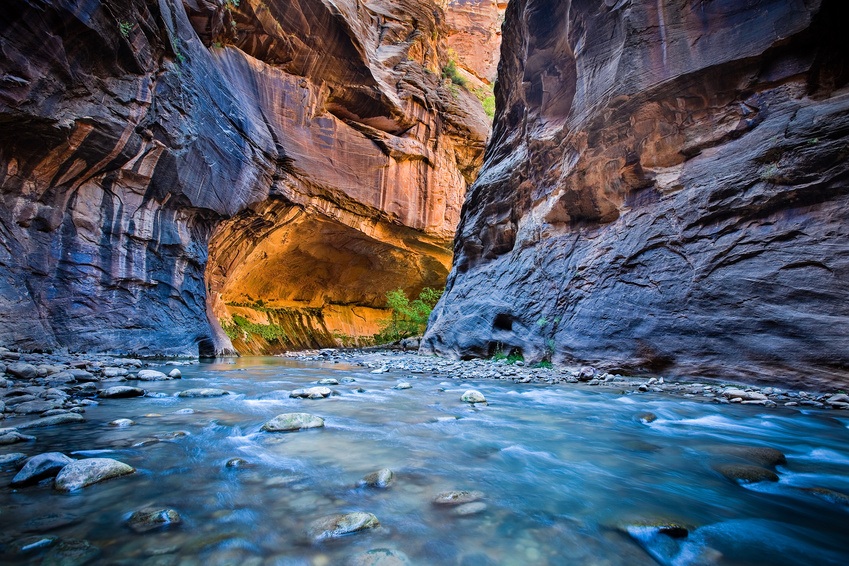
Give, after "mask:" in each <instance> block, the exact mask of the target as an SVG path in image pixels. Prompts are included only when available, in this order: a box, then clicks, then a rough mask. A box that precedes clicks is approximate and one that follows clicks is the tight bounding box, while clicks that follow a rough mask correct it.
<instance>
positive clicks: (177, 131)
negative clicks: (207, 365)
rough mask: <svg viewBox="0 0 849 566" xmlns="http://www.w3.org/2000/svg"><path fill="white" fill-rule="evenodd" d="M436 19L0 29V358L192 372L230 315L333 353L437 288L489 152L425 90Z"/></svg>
mask: <svg viewBox="0 0 849 566" xmlns="http://www.w3.org/2000/svg"><path fill="white" fill-rule="evenodd" d="M452 4H456V3H453V2H451V3H448V2H434V1H431V0H415V1H413V0H410V1H400V2H384V1H381V0H374V1H366V2H362V1H356V0H300V1H298V2H288V1H286V2H283V1H279V2H276V1H275V2H263V1H260V0H241V2H232V1H226V0H185V1H183V2H180V1H178V0H162V1H161V2H155V3H152V2H145V1H142V0H137V1H132V2H111V1H106V0H80V1H77V2H63V1H58V0H57V1H54V2H18V3H14V5H10V6H8V7H7V8H5V9H4V13H3V16H2V20H0V28H2V29H0V38H2V39H1V40H0V41H2V43H0V52H2V57H1V58H0V186H2V208H0V231H2V234H3V238H2V245H0V343H3V344H5V345H7V346H15V347H20V348H69V349H71V350H86V351H115V352H135V353H138V354H197V353H198V351H199V350H200V352H201V353H203V354H208V353H213V352H223V351H231V350H232V348H233V344H232V343H231V340H230V338H229V337H228V336H227V335H226V334H225V332H224V331H223V329H222V327H221V326H220V324H219V320H221V321H223V322H224V324H225V327H226V326H227V324H232V322H233V320H234V315H239V316H241V317H242V320H245V321H246V323H247V324H255V325H260V326H264V327H268V326H271V325H274V328H276V329H277V331H278V334H277V335H275V336H273V337H272V338H273V339H274V340H273V341H274V342H276V346H277V347H278V348H281V349H283V348H287V347H297V346H320V345H333V344H335V343H336V342H335V340H336V338H335V337H338V336H350V335H355V336H356V335H357V334H367V333H369V332H372V331H373V330H374V328H375V326H376V321H377V320H378V318H380V313H379V312H376V309H379V308H381V307H383V305H384V293H385V292H386V291H387V290H389V289H392V288H396V287H403V288H405V289H406V290H408V291H409V292H411V293H416V292H417V291H418V290H419V289H421V288H422V287H424V286H427V285H431V286H441V281H442V280H444V277H445V275H446V274H447V271H448V267H449V265H450V257H451V253H450V240H451V238H452V236H453V231H454V227H455V225H456V223H457V221H458V218H459V210H460V205H461V202H462V198H463V194H464V192H465V188H466V185H467V184H468V183H470V182H471V181H472V180H473V179H474V176H475V174H476V171H477V169H478V167H479V166H480V163H481V162H482V157H483V151H484V145H485V142H486V138H487V136H488V134H489V120H488V118H487V117H486V115H485V114H484V112H483V110H482V108H481V105H480V102H479V101H478V100H477V99H476V98H475V97H474V96H473V95H472V94H470V93H469V92H468V91H467V90H465V89H460V88H453V87H452V85H451V84H450V81H446V80H445V79H444V78H443V77H442V69H443V67H444V66H445V65H446V63H447V61H448V58H449V53H448V50H447V44H446V38H447V37H448V35H449V32H450V31H451V30H450V28H449V27H448V25H447V19H446V10H451V9H452ZM461 4H464V5H465V4H470V3H469V2H461ZM471 4H475V5H480V8H481V9H491V10H497V9H498V8H497V5H496V4H495V2H472V3H471ZM497 40H500V36H497V34H494V35H493V41H497ZM350 258H353V259H350ZM208 264H209V268H208V269H207V265H208ZM269 323H271V324H269ZM231 336H235V337H237V338H238V340H237V341H241V344H239V346H240V348H241V349H242V350H243V351H247V352H254V353H258V352H265V351H269V348H268V346H269V344H267V343H265V341H264V340H259V341H256V340H255V341H253V342H251V341H250V340H245V339H242V338H247V336H246V335H244V334H241V335H240V334H238V333H237V334H231ZM249 342H250V343H249Z"/></svg>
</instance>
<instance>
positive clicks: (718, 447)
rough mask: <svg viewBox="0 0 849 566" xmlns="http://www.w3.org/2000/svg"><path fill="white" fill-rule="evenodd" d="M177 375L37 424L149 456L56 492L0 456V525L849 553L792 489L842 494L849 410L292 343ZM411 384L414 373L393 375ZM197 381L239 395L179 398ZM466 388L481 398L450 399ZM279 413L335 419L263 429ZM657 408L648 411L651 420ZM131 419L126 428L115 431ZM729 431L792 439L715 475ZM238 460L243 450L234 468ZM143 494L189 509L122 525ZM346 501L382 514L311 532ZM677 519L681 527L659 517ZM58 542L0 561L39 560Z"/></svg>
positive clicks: (370, 544)
mask: <svg viewBox="0 0 849 566" xmlns="http://www.w3.org/2000/svg"><path fill="white" fill-rule="evenodd" d="M180 369H181V370H182V372H183V378H182V379H181V380H174V381H162V382H145V383H139V384H138V385H139V386H141V387H144V388H145V389H147V390H148V391H150V392H156V393H161V394H164V396H160V397H148V396H146V397H141V398H135V399H104V400H102V401H100V404H99V406H97V407H92V408H90V409H88V411H87V413H86V418H87V421H86V422H84V423H75V424H70V425H65V426H60V427H50V428H45V429H40V430H39V432H38V444H37V448H38V449H37V451H35V450H34V449H33V448H34V447H33V448H30V454H29V455H33V454H34V453H40V452H47V451H51V450H55V451H61V452H64V453H66V454H68V455H71V456H72V457H76V458H81V457H93V456H98V457H109V458H114V459H117V460H120V461H122V462H125V463H127V464H130V465H131V466H133V467H135V468H136V470H137V472H136V473H135V474H132V475H130V476H125V477H121V478H116V479H113V480H109V481H106V482H103V483H99V484H96V485H93V486H90V487H87V488H84V489H81V490H79V491H76V492H72V493H70V494H62V493H58V492H56V491H54V490H53V489H52V487H51V484H50V481H46V482H42V484H39V485H37V486H33V487H25V488H19V489H16V490H12V489H10V488H9V487H6V486H8V484H9V482H10V481H11V478H12V477H13V476H14V473H15V471H14V470H13V469H3V470H2V471H0V485H2V486H4V487H2V488H0V503H2V506H0V530H2V533H3V539H4V540H5V541H6V542H7V543H9V542H10V541H15V540H21V539H23V537H32V536H42V535H54V536H58V537H61V538H62V539H85V540H87V541H89V542H90V543H91V544H93V545H95V546H97V547H99V548H100V550H101V555H100V558H99V559H97V561H96V562H94V563H103V564H151V565H153V564H156V565H168V564H180V565H186V566H189V565H201V564H203V565H204V566H213V565H223V564H257V565H271V564H274V565H277V564H279V565H312V566H322V565H335V564H343V565H344V564H345V563H346V561H349V560H351V559H352V557H354V556H357V555H358V554H360V553H363V552H366V551H369V550H374V549H380V548H382V549H391V550H393V551H397V552H398V553H403V554H404V555H406V556H407V557H408V559H409V562H410V563H412V564H421V565H434V564H451V565H454V564H456V565H462V566H475V565H486V564H499V565H502V564H503V565H527V564H541V565H545V564H551V565H555V564H556V565H560V564H594V565H619V564H621V565H639V564H655V563H658V562H659V563H661V564H714V563H715V564H729V565H736V564H740V565H743V564H771V565H780V564H788V565H789V564H793V565H798V564H817V565H823V564H846V563H849V546H847V541H849V507H847V506H846V502H841V501H839V500H837V501H834V500H828V498H823V497H820V496H818V494H817V493H814V492H811V491H809V490H805V489H802V488H810V487H819V488H827V489H830V490H834V491H836V492H843V493H849V430H847V427H849V417H847V413H845V412H839V411H827V410H818V409H811V410H800V408H792V409H791V408H779V409H772V410H767V409H765V408H763V407H757V406H742V405H718V404H711V403H706V402H701V401H696V400H687V399H682V398H677V397H670V396H667V395H660V394H652V393H646V394H641V395H626V394H619V393H617V392H612V391H602V390H600V389H598V388H595V389H593V388H587V387H585V386H583V385H571V384H561V385H545V384H514V383H506V382H503V381H495V380H480V381H468V380H455V379H445V376H441V377H434V376H431V375H428V374H412V373H410V372H387V373H381V374H374V373H371V372H370V371H369V370H368V369H366V368H362V367H355V366H350V365H345V364H322V363H319V362H299V361H292V360H286V359H281V358H240V359H237V360H228V361H222V362H216V363H201V364H195V365H186V366H182V367H181V368H180ZM166 371H167V369H166ZM326 378H335V379H337V380H339V381H340V382H343V383H341V384H340V385H334V386H332V389H334V390H335V392H337V393H338V394H335V395H333V396H331V397H328V398H326V399H317V400H303V399H292V398H289V397H288V392H289V391H291V390H293V389H296V388H301V387H306V386H311V385H313V384H315V383H316V382H317V381H318V380H321V379H326ZM350 379H353V380H354V381H352V382H351V381H349V382H347V383H346V382H344V381H348V380H350ZM399 381H406V382H408V383H409V384H410V385H411V386H412V387H411V388H409V389H402V390H398V389H395V388H394V386H395V385H396V384H397V383H398V382H399ZM129 384H130V385H132V384H133V383H132V382H131V383H129ZM201 387H207V388H221V389H225V390H227V391H230V392H231V393H232V394H231V395H228V396H225V397H217V398H199V399H192V398H182V397H177V396H175V394H176V393H178V392H179V391H182V390H185V389H189V388H201ZM471 388H474V389H477V390H478V391H480V392H481V393H483V394H484V395H485V396H486V398H487V400H488V404H486V405H474V406H473V405H470V404H467V403H463V402H462V401H460V396H461V394H462V393H463V392H464V391H465V390H467V389H471ZM289 412H309V413H312V414H315V415H318V416H320V417H322V418H324V419H325V423H326V426H325V427H324V428H321V429H313V430H304V431H299V432H291V433H269V432H263V431H261V430H260V427H261V426H262V425H263V423H265V422H266V421H268V420H269V419H271V418H272V417H274V416H275V415H278V414H281V413H289ZM647 412H650V413H652V414H653V415H654V416H655V417H656V420H653V421H652V422H646V420H650V419H645V418H644V419H642V420H641V418H640V417H641V416H642V415H644V414H645V413H647ZM120 418H128V419H132V420H133V421H134V422H135V423H136V424H134V425H132V426H126V427H114V426H110V425H109V423H110V422H111V421H113V420H115V419H120ZM738 446H745V447H770V448H775V449H778V450H780V451H781V452H783V453H784V454H785V455H786V458H787V462H786V464H781V465H779V466H777V468H775V470H776V471H777V473H778V476H779V481H778V482H762V483H755V484H738V483H736V482H733V481H730V480H729V479H727V478H726V477H724V476H723V475H721V474H720V473H718V472H717V471H716V469H715V468H716V467H717V466H718V465H721V464H723V463H746V462H747V461H746V460H745V458H742V457H741V456H740V454H739V453H738V452H734V449H735V447H738ZM12 448H15V449H16V450H19V449H20V446H16V447H2V450H0V452H2V453H7V452H11V451H12ZM233 458H241V459H242V460H243V461H244V462H241V465H239V466H231V467H228V466H227V462H228V461H230V460H231V459H233ZM381 468H389V469H391V470H393V471H394V474H395V480H394V483H393V484H392V485H391V486H390V487H389V488H388V489H376V488H370V487H362V486H359V485H358V482H359V480H360V479H361V478H362V477H363V476H364V475H366V474H368V473H369V472H373V471H376V470H378V469H381ZM446 490H476V491H480V492H482V494H483V497H482V499H481V500H480V501H482V502H483V503H484V504H485V508H483V507H484V505H478V506H477V507H476V508H472V510H475V511H477V512H476V513H473V514H470V515H465V516H461V515H458V514H457V511H456V509H457V508H456V507H451V506H439V505H435V504H434V503H433V502H432V500H433V498H434V497H435V496H436V495H437V494H438V493H440V492H443V491H446ZM822 493H824V492H820V495H821V494H822ZM145 507H155V508H159V507H168V508H173V509H176V510H178V511H179V513H180V515H181V516H182V520H183V522H182V524H180V525H178V526H174V527H172V528H166V529H162V530H155V531H150V532H147V533H143V534H138V533H135V532H133V531H131V530H129V529H128V528H127V526H126V525H125V520H126V518H127V516H128V515H129V513H131V512H132V511H134V510H137V509H140V508H145ZM351 511H366V512H370V513H373V514H374V515H375V516H376V517H377V518H378V519H379V521H380V527H379V528H376V529H371V530H369V531H364V532H361V533H356V534H353V535H350V536H346V537H343V538H339V539H333V540H325V541H322V542H318V543H316V542H313V541H311V540H310V539H309V538H308V537H307V536H306V535H305V529H306V527H307V525H309V524H310V523H311V522H312V521H314V520H315V519H318V518H320V517H322V516H325V515H329V514H333V513H342V512H345V513H347V512H351ZM673 522H674V523H676V524H680V525H684V526H686V527H687V528H688V536H686V537H683V538H673V537H671V536H667V535H666V534H662V533H660V532H659V531H658V528H656V526H655V525H662V524H671V523H673ZM46 552H47V550H45V551H42V552H40V553H39V552H36V553H34V554H30V555H28V556H25V557H23V558H20V559H17V558H7V559H6V561H7V562H8V563H35V564H38V563H40V561H41V560H42V559H43V556H45V553H46ZM375 556H376V555H375ZM360 559H361V560H362V557H361V558H360ZM15 560H19V561H18V562H15ZM385 560H386V561H385V562H383V563H384V564H401V563H403V562H400V561H398V560H400V559H399V558H398V555H394V558H392V557H385ZM392 560H396V561H395V562H392ZM365 563H366V562H362V561H361V562H358V564H365Z"/></svg>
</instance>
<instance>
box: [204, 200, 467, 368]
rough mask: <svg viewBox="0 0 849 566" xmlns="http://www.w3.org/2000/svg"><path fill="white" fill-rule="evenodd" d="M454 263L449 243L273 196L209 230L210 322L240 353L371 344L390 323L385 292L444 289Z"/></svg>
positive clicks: (407, 229)
mask: <svg viewBox="0 0 849 566" xmlns="http://www.w3.org/2000/svg"><path fill="white" fill-rule="evenodd" d="M450 262H451V252H450V250H449V249H448V247H447V246H446V243H445V242H444V241H437V240H431V239H429V238H428V237H427V236H426V235H423V234H422V233H420V232H415V231H413V230H412V229H410V228H407V227H404V226H401V225H397V224H391V223H389V222H386V221H384V220H373V221H368V222H367V223H365V224H363V223H362V219H359V220H358V221H357V223H354V222H353V221H352V225H347V224H345V223H344V222H343V221H342V220H341V219H334V218H330V217H328V216H325V215H323V214H321V213H319V212H315V211H309V210H306V209H304V208H303V207H301V206H298V205H293V204H290V203H287V202H284V201H281V200H270V201H268V202H266V203H264V204H263V205H262V206H260V207H258V208H255V209H253V210H248V211H245V212H243V213H242V214H240V215H238V216H237V217H235V218H233V219H230V220H228V221H226V222H224V223H222V224H221V225H220V226H219V227H218V229H217V230H216V231H215V233H214V234H213V237H212V239H211V241H210V245H209V263H208V265H207V272H206V280H207V292H208V298H207V300H208V304H209V311H210V319H214V320H212V323H213V326H215V325H216V323H218V324H219V325H220V326H221V330H222V331H223V333H224V334H225V335H226V336H227V337H228V338H229V340H230V342H231V343H232V346H233V348H234V349H235V350H236V351H237V352H238V353H240V354H273V353H278V352H282V351H286V350H289V349H302V348H320V347H334V346H353V345H362V344H368V343H369V341H370V339H371V337H372V336H373V335H374V334H376V333H377V332H379V331H380V329H381V324H382V322H383V321H384V320H386V319H387V318H388V317H389V311H388V310H387V308H386V292H387V291H390V290H392V289H397V288H401V289H404V290H405V291H406V292H407V294H408V295H410V296H415V295H417V294H418V293H419V292H420V291H421V289H422V288H423V287H439V288H441V287H442V286H443V285H444V282H445V277H446V276H447V274H448V269H449V267H450ZM218 338H219V342H220V343H219V345H218V346H219V350H221V349H222V348H221V346H222V343H223V345H224V346H225V348H226V346H227V345H226V341H224V340H223V336H221V335H219V337H218Z"/></svg>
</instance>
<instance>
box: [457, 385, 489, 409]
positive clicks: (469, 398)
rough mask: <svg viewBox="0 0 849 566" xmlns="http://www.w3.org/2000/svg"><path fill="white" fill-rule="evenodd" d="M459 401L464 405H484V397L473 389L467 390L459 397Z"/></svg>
mask: <svg viewBox="0 0 849 566" xmlns="http://www.w3.org/2000/svg"><path fill="white" fill-rule="evenodd" d="M460 401H463V402H464V403H471V404H473V405H474V404H475V403H486V397H484V396H483V393H481V392H480V391H477V390H475V389H469V390H468V391H466V392H465V393H463V395H461V396H460Z"/></svg>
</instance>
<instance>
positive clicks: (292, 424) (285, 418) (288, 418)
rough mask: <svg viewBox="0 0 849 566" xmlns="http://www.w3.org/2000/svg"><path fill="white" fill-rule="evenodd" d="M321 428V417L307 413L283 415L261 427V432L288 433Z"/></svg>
mask: <svg viewBox="0 0 849 566" xmlns="http://www.w3.org/2000/svg"><path fill="white" fill-rule="evenodd" d="M323 426H324V419H322V418H321V417H317V416H315V415H311V414H309V413H284V414H282V415H277V416H276V417H274V418H273V419H271V420H270V421H268V422H267V423H265V424H264V425H262V430H264V431H265V432H289V431H295V430H302V429H307V428H321V427H323Z"/></svg>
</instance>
